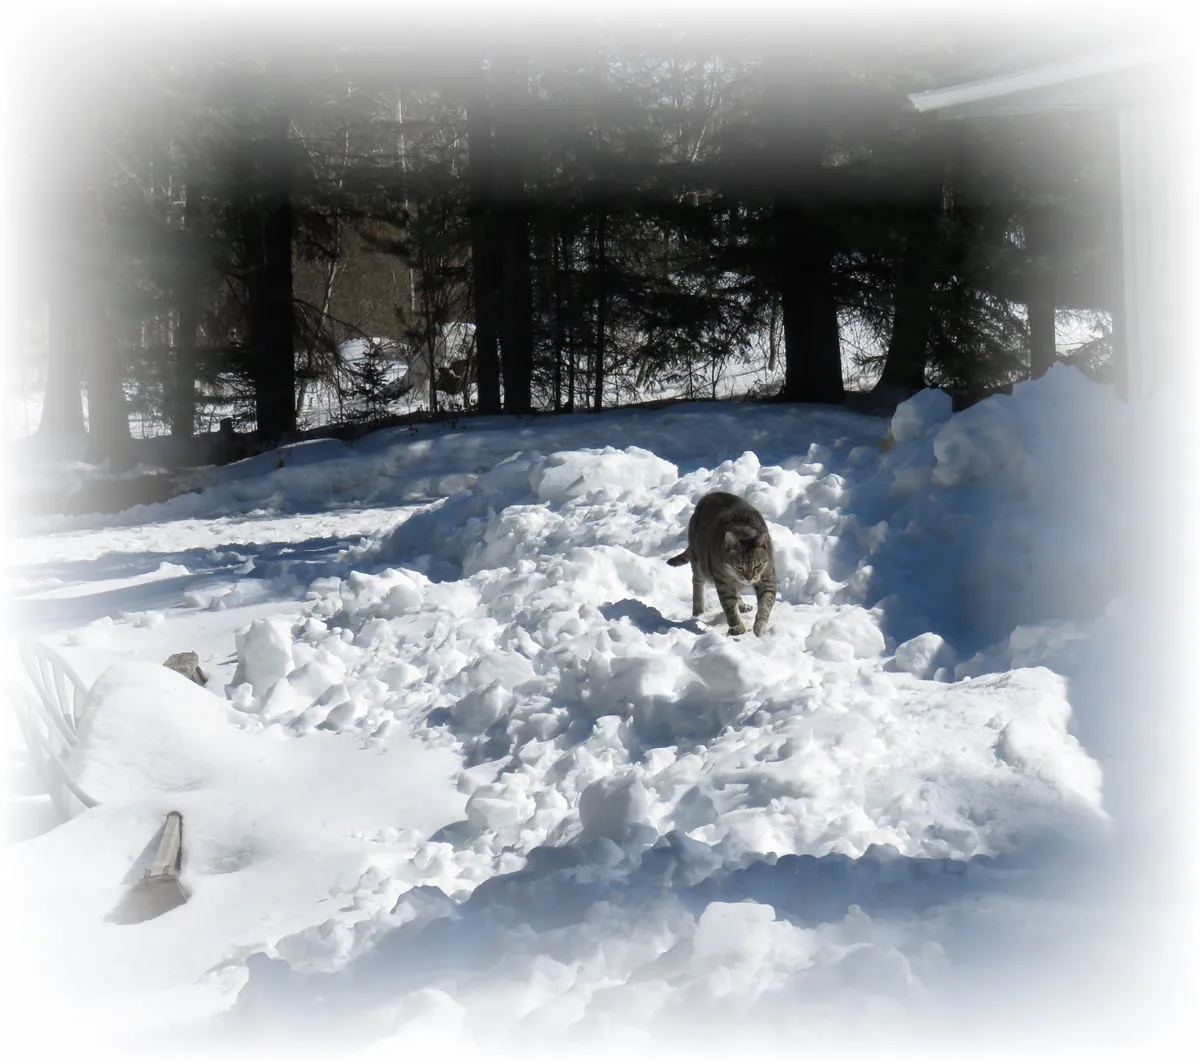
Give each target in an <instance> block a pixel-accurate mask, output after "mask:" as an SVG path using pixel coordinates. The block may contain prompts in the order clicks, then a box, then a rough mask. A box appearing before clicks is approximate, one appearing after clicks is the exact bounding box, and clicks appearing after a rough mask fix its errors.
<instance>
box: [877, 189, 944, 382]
mask: <svg viewBox="0 0 1200 1060" xmlns="http://www.w3.org/2000/svg"><path fill="white" fill-rule="evenodd" d="M907 228H908V231H907V235H906V237H905V240H904V249H903V251H902V252H901V257H900V268H899V272H898V275H897V277H896V299H895V307H894V311H893V315H892V334H891V337H890V339H889V340H888V348H887V356H886V358H885V360H884V362H883V372H882V373H881V374H880V376H879V382H878V383H877V384H876V388H877V389H879V388H889V389H890V388H893V387H894V388H898V389H904V390H909V391H912V392H913V393H915V392H916V391H918V390H920V389H921V388H922V387H924V386H925V366H926V363H927V361H928V359H929V329H930V326H931V325H932V323H933V285H934V282H935V281H936V278H937V273H936V270H937V233H938V212H937V211H936V209H934V208H933V207H932V206H930V207H927V208H925V209H918V210H917V211H915V212H914V213H913V214H912V215H910V217H909V218H908V224H907Z"/></svg>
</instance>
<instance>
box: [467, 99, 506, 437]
mask: <svg viewBox="0 0 1200 1060" xmlns="http://www.w3.org/2000/svg"><path fill="white" fill-rule="evenodd" d="M467 145H468V147H467V149H468V154H469V158H470V197H471V293H472V301H473V302H474V305H475V371H476V378H477V379H478V384H479V411H480V412H486V413H496V412H499V411H500V348H499V328H498V316H499V307H498V305H497V299H498V298H499V295H500V258H499V255H498V253H497V226H496V215H495V196H496V188H495V182H496V172H495V158H494V149H493V145H492V122H491V117H490V115H489V114H488V111H487V104H486V102H485V97H484V89H483V85H482V83H481V84H480V87H479V91H478V94H477V97H476V99H475V100H474V101H472V104H471V106H470V107H469V108H468V112H467Z"/></svg>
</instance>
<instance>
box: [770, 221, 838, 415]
mask: <svg viewBox="0 0 1200 1060" xmlns="http://www.w3.org/2000/svg"><path fill="white" fill-rule="evenodd" d="M776 223H777V224H778V225H779V228H780V231H781V232H782V233H784V234H785V238H784V240H783V243H782V248H783V260H782V261H780V263H779V281H778V282H779V289H780V295H781V296H782V303H783V345H784V360H785V364H784V380H783V391H782V393H781V394H780V397H782V398H783V399H784V400H785V401H816V402H821V403H825V404H840V403H841V402H842V401H844V400H845V397H846V392H845V387H844V385H843V382H842V350H841V341H840V338H839V335H838V319H837V302H836V301H835V300H834V289H833V240H832V238H831V236H830V234H829V232H828V230H827V229H826V228H825V226H824V225H823V224H822V223H821V222H819V221H817V220H815V219H814V218H811V217H810V216H809V215H808V213H807V211H805V210H804V209H802V208H797V207H784V208H781V209H777V210H776Z"/></svg>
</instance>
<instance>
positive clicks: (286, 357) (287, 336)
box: [250, 192, 296, 442]
mask: <svg viewBox="0 0 1200 1060" xmlns="http://www.w3.org/2000/svg"><path fill="white" fill-rule="evenodd" d="M260 216H261V225H262V228H261V237H260V238H261V248H262V250H261V258H260V259H259V262H258V263H257V264H258V267H259V275H258V277H257V282H256V283H253V284H252V285H251V299H252V303H251V309H250V322H251V327H250V334H251V338H250V342H251V352H252V361H251V364H252V366H253V368H252V377H253V380H254V416H255V419H256V420H257V423H258V436H259V438H260V440H262V441H264V442H279V441H283V440H284V439H286V438H288V437H290V436H292V435H294V434H295V430H296V354H295V347H294V343H293V335H294V320H293V304H292V207H291V203H290V201H289V198H288V195H287V194H286V192H282V193H276V194H272V195H270V196H269V197H268V199H267V202H266V203H265V204H264V210H263V212H262V214H261V215H260Z"/></svg>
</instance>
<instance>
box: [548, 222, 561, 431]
mask: <svg viewBox="0 0 1200 1060" xmlns="http://www.w3.org/2000/svg"><path fill="white" fill-rule="evenodd" d="M559 243H560V233H559V230H558V225H557V224H553V226H552V227H551V230H550V276H551V284H552V287H551V290H552V291H553V309H552V311H553V324H552V325H551V339H550V341H551V343H552V345H553V346H554V411H555V412H561V411H562V383H563V370H562V369H563V338H564V329H563V298H562V258H561V255H560V253H559Z"/></svg>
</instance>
